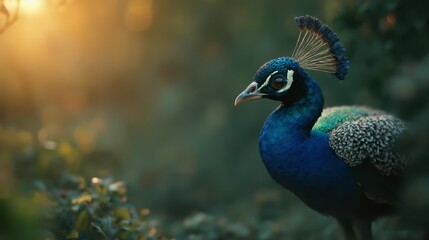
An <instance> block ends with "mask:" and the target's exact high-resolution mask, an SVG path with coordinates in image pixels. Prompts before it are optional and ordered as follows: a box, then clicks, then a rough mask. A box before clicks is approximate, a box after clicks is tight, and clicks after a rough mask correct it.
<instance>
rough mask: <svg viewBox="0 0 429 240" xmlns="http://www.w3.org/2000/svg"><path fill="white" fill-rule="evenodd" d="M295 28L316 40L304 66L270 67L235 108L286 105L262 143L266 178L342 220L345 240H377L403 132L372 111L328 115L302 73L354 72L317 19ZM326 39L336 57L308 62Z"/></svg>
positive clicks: (301, 57)
mask: <svg viewBox="0 0 429 240" xmlns="http://www.w3.org/2000/svg"><path fill="white" fill-rule="evenodd" d="M296 21H297V24H298V26H299V27H300V28H301V29H304V30H305V31H307V30H308V31H310V32H311V33H312V34H313V35H310V37H309V38H307V37H306V35H305V36H304V37H303V38H302V39H304V40H301V42H300V41H298V43H297V45H298V47H297V48H296V49H295V50H294V54H293V56H295V57H297V58H298V59H296V58H289V57H282V58H278V59H274V60H271V61H269V62H267V63H265V64H264V65H263V66H261V68H260V69H259V70H258V71H257V72H256V74H255V77H254V81H253V82H252V83H251V84H250V85H249V86H248V87H247V88H246V89H245V90H244V91H243V92H242V93H241V94H240V95H239V96H238V97H237V98H236V100H235V104H238V103H240V102H244V101H247V100H250V99H261V98H267V99H272V100H276V101H280V102H281V105H280V106H279V107H278V108H277V109H276V110H275V111H274V112H273V113H272V114H271V115H270V116H269V117H268V119H267V120H266V121H265V123H264V126H263V128H262V130H261V132H260V135H259V150H260V155H261V158H262V160H263V162H264V164H265V166H266V168H267V170H268V173H269V174H270V176H271V177H272V178H273V179H274V180H275V181H277V182H278V183H279V184H281V185H282V186H283V187H285V188H286V189H288V190H290V191H291V192H293V193H294V194H296V195H297V196H298V197H299V198H300V199H301V200H302V201H303V202H305V203H306V204H307V205H308V206H309V207H311V208H313V209H315V210H316V211H318V212H320V213H322V214H326V215H330V216H333V217H334V218H336V219H337V220H338V222H339V224H340V226H341V227H342V229H343V231H344V233H345V236H346V239H347V240H364V239H365V240H368V239H371V223H372V221H373V220H374V219H376V218H378V217H380V216H383V215H386V214H389V213H391V212H392V211H393V205H392V203H393V202H394V201H395V200H396V192H395V190H396V187H397V185H398V183H400V180H401V178H400V172H401V169H402V167H403V161H402V160H401V157H400V156H399V155H398V154H396V153H395V152H394V151H393V150H392V146H393V143H394V140H395V139H396V137H397V136H398V135H399V134H401V133H402V131H403V130H404V129H405V124H403V122H402V121H400V120H399V119H396V118H394V117H393V116H390V115H388V114H386V113H385V112H382V111H378V110H373V109H371V108H367V107H359V106H350V107H348V106H347V107H339V108H328V109H326V110H325V111H323V102H324V100H323V94H322V91H321V89H320V87H319V86H318V84H317V83H316V82H315V81H314V80H313V79H312V78H311V77H310V76H309V75H308V74H307V73H306V72H305V71H304V67H303V66H305V68H306V69H312V70H320V71H327V70H330V71H332V73H334V74H335V75H336V76H337V77H338V78H340V79H343V78H344V77H345V75H346V73H347V70H348V60H347V58H346V56H345V49H344V47H343V46H342V45H341V43H340V42H339V39H338V37H337V36H336V34H335V33H333V32H332V31H331V30H330V29H329V27H327V26H326V25H325V24H323V23H321V22H320V21H319V20H317V19H316V18H314V17H310V16H305V17H299V18H296ZM314 34H316V35H319V36H322V37H317V36H315V35H314ZM306 38H307V40H306ZM320 39H322V40H323V41H324V44H326V45H327V46H328V50H326V52H330V53H331V54H328V55H323V53H324V52H322V57H321V58H320V57H318V56H319V55H316V56H317V57H314V56H313V57H311V56H310V58H309V57H308V56H309V55H311V54H305V52H303V51H309V53H312V54H317V52H318V51H317V50H318V49H316V48H315V47H314V46H319V45H321V44H320V41H319V40H320ZM318 41H319V43H318ZM312 44H313V45H312ZM314 44H316V45H314ZM317 44H318V45H317ZM315 59H316V60H315ZM322 112H323V114H322ZM321 115H322V117H321ZM316 122H317V123H316Z"/></svg>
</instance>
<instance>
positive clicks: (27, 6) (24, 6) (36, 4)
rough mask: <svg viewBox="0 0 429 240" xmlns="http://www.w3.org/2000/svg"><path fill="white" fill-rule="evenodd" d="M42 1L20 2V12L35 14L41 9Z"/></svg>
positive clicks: (25, 0) (23, 0)
mask: <svg viewBox="0 0 429 240" xmlns="http://www.w3.org/2000/svg"><path fill="white" fill-rule="evenodd" d="M43 5H44V0H22V1H21V6H20V7H21V10H22V12H23V13H25V14H36V13H38V12H40V11H41V10H42V8H43Z"/></svg>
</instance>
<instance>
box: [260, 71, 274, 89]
mask: <svg viewBox="0 0 429 240" xmlns="http://www.w3.org/2000/svg"><path fill="white" fill-rule="evenodd" d="M278 72H279V71H274V72H272V73H271V74H270V75H269V76H268V77H267V79H265V82H264V83H263V84H262V85H261V86H260V87H259V88H258V90H257V91H259V90H261V89H262V88H263V87H265V86H267V85H268V83H269V82H270V79H271V77H272V76H273V75H274V74H276V73H278Z"/></svg>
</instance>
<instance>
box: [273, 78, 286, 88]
mask: <svg viewBox="0 0 429 240" xmlns="http://www.w3.org/2000/svg"><path fill="white" fill-rule="evenodd" d="M285 85H286V80H285V78H284V77H283V76H281V75H279V76H276V77H275V78H274V79H273V81H271V87H273V88H275V89H282V88H283V87H284V86H285Z"/></svg>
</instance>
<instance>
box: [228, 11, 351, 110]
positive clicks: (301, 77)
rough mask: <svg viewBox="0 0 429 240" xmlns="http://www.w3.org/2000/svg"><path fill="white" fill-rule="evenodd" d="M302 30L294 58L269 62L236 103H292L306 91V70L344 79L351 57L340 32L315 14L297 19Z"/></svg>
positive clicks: (238, 97)
mask: <svg viewBox="0 0 429 240" xmlns="http://www.w3.org/2000/svg"><path fill="white" fill-rule="evenodd" d="M295 21H296V23H297V25H298V27H299V28H300V29H301V31H300V34H299V37H298V41H297V43H296V46H295V49H294V51H293V53H292V57H282V58H277V59H273V60H270V61H268V62H267V63H265V64H264V65H262V66H261V67H260V68H259V70H258V71H257V72H256V74H255V77H254V80H253V82H252V83H250V85H249V86H248V87H247V88H246V89H245V90H244V91H243V92H242V93H240V94H239V95H238V96H237V98H236V99H235V102H234V105H238V104H239V103H242V102H245V101H248V100H252V99H261V98H268V99H272V100H276V101H282V102H283V104H288V103H290V102H293V101H294V100H295V99H297V98H299V97H301V96H303V95H304V94H305V92H306V87H305V79H306V78H308V75H307V74H306V73H305V71H304V69H307V70H315V71H322V72H328V73H332V74H334V75H335V76H336V77H337V78H338V79H340V80H344V77H345V75H346V74H347V71H348V69H349V60H348V59H347V57H346V55H345V49H344V47H343V45H342V44H341V43H340V41H339V39H338V37H337V35H336V34H335V33H334V32H333V31H332V30H331V29H330V28H329V27H328V26H327V25H325V24H323V23H322V22H321V21H320V20H318V19H317V18H315V17H312V16H308V15H307V16H302V17H297V18H295Z"/></svg>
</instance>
